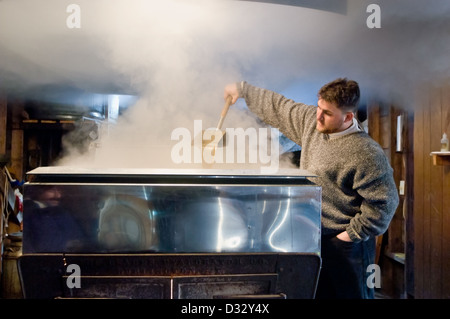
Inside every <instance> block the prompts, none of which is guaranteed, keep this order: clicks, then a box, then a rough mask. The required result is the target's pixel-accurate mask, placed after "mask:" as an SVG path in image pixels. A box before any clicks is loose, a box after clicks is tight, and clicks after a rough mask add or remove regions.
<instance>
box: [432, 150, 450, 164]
mask: <svg viewBox="0 0 450 319" xmlns="http://www.w3.org/2000/svg"><path fill="white" fill-rule="evenodd" d="M430 155H431V156H433V165H445V166H450V151H449V152H431V154H430Z"/></svg>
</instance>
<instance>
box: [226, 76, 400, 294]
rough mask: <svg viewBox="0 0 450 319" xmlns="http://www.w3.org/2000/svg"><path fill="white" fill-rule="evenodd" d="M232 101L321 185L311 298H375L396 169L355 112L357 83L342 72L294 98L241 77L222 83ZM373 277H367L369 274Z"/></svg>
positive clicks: (392, 205)
mask: <svg viewBox="0 0 450 319" xmlns="http://www.w3.org/2000/svg"><path fill="white" fill-rule="evenodd" d="M229 95H231V97H232V103H233V104H234V103H235V102H236V101H237V99H238V98H244V99H245V102H246V104H247V106H248V108H249V109H250V110H251V111H252V112H253V113H254V114H256V115H257V116H258V117H259V118H260V119H261V120H262V121H264V122H265V123H266V124H269V125H271V126H272V127H276V128H278V129H279V130H280V132H282V133H283V134H284V135H285V136H286V137H288V138H289V139H291V140H292V141H294V142H295V143H297V144H298V145H300V146H301V147H302V151H301V157H300V168H301V169H305V170H308V171H309V172H311V173H314V174H315V175H317V177H316V178H314V179H313V182H315V183H316V184H317V185H318V186H321V187H322V216H321V220H322V240H321V257H322V269H321V272H320V276H319V283H318V287H317V292H316V298H365V299H370V298H373V297H374V290H373V283H372V284H370V283H368V280H367V279H368V277H369V276H370V275H371V274H372V271H369V270H368V268H367V267H368V266H369V265H371V264H374V260H375V238H376V236H378V235H380V234H383V233H384V232H385V231H386V230H387V228H388V226H389V223H390V221H391V219H392V217H393V215H394V213H395V210H396V208H397V206H398V203H399V198H398V193H397V189H396V185H395V182H394V178H393V174H392V173H393V170H392V167H391V166H390V164H389V161H388V159H387V158H386V156H385V154H384V152H383V150H382V148H381V147H380V145H379V144H378V143H377V142H375V141H374V140H373V139H372V138H371V137H370V136H369V135H368V134H367V133H366V132H365V131H364V130H363V129H362V128H361V127H360V126H359V125H358V121H357V120H356V118H355V112H356V110H357V108H358V103H359V97H360V91H359V86H358V83H356V82H355V81H352V80H348V79H345V78H339V79H336V80H334V81H332V82H330V83H328V84H326V85H324V86H323V87H322V88H321V89H320V90H319V92H318V106H312V105H305V104H303V103H297V102H295V101H293V100H291V99H288V98H286V97H284V96H283V95H281V94H278V93H276V92H273V91H269V90H266V89H262V88H258V87H255V86H252V85H250V84H248V83H246V82H240V83H232V84H229V85H227V86H225V89H224V97H225V98H226V97H227V96H229ZM369 281H370V280H369Z"/></svg>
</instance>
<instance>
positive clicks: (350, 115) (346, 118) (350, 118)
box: [344, 112, 355, 122]
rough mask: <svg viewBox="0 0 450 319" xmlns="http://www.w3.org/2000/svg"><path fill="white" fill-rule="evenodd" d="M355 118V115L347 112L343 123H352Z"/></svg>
mask: <svg viewBox="0 0 450 319" xmlns="http://www.w3.org/2000/svg"><path fill="white" fill-rule="evenodd" d="M354 116H355V114H354V113H353V112H347V113H346V114H345V120H344V122H348V121H353V117H354Z"/></svg>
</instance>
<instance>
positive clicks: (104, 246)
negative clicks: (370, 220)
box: [23, 171, 321, 253]
mask: <svg viewBox="0 0 450 319" xmlns="http://www.w3.org/2000/svg"><path fill="white" fill-rule="evenodd" d="M85 173H86V172H82V174H80V172H75V173H74V172H67V171H66V172H64V174H61V173H55V172H53V173H51V174H46V173H45V172H44V173H43V174H41V175H39V174H37V175H36V176H37V177H36V176H34V178H31V179H30V180H31V181H30V182H27V183H26V184H25V186H24V225H23V226H24V234H23V252H24V253H56V252H63V253H123V252H126V253H143V252H158V253H192V252H205V253H220V252H320V211H321V188H320V187H318V186H316V185H315V184H314V183H312V182H310V181H309V180H308V179H306V178H305V177H304V176H302V175H285V176H284V175H276V176H257V175H255V174H253V173H251V174H248V173H245V174H237V175H232V174H229V173H227V174H210V173H206V174H205V173H202V172H199V174H197V175H196V174H185V173H177V174H175V175H174V174H172V175H171V174H163V173H161V172H159V173H158V174H152V173H149V172H146V173H143V172H140V173H139V174H128V173H127V174H116V175H115V174H114V173H113V172H108V174H102V173H98V172H95V174H93V175H92V174H85ZM216 173H217V172H216ZM241 173H242V172H241ZM32 177H33V176H32ZM114 181H116V182H114ZM217 181H218V183H216V182H217ZM282 182H284V183H282Z"/></svg>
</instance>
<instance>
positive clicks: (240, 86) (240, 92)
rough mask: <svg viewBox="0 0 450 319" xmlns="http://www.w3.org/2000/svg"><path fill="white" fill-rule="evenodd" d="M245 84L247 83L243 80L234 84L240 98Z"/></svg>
mask: <svg viewBox="0 0 450 319" xmlns="http://www.w3.org/2000/svg"><path fill="white" fill-rule="evenodd" d="M245 84H247V82H245V81H241V82H238V83H236V86H237V89H238V93H239V97H241V98H242V97H244V87H245Z"/></svg>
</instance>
